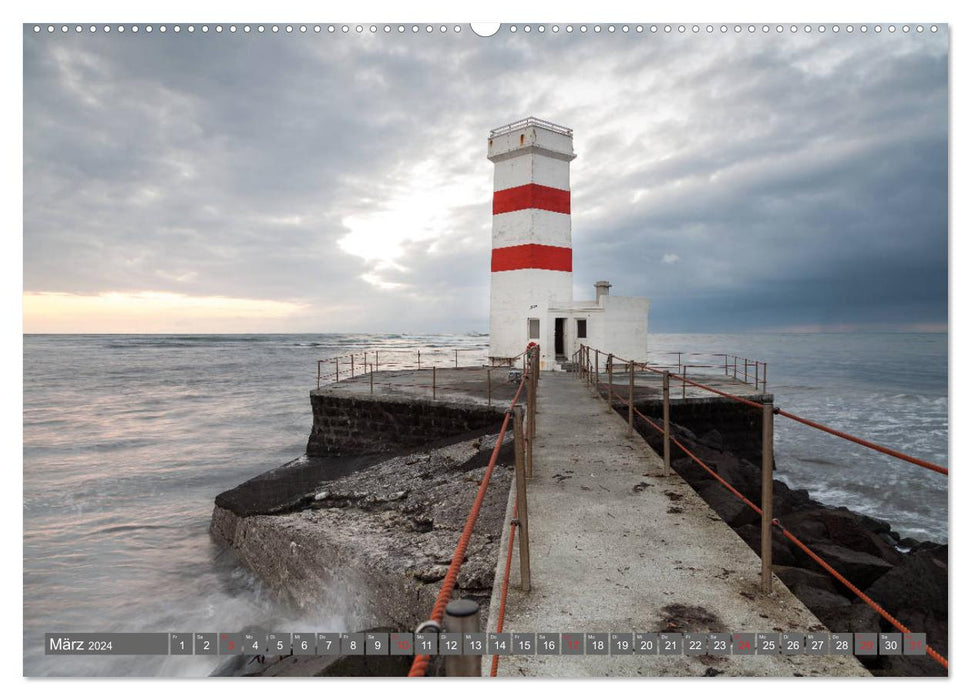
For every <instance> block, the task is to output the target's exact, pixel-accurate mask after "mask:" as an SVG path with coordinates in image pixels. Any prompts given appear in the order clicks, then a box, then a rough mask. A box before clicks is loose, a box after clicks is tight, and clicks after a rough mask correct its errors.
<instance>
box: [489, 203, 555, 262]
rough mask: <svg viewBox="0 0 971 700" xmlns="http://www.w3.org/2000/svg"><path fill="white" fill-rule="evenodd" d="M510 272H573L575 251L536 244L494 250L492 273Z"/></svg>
mask: <svg viewBox="0 0 971 700" xmlns="http://www.w3.org/2000/svg"><path fill="white" fill-rule="evenodd" d="M567 194H569V193H567ZM508 270H557V271H559V272H573V249H572V248H562V247H560V246H555V245H538V244H536V243H531V244H529V245H513V246H509V247H507V248H493V250H492V271H493V272H506V271H508Z"/></svg>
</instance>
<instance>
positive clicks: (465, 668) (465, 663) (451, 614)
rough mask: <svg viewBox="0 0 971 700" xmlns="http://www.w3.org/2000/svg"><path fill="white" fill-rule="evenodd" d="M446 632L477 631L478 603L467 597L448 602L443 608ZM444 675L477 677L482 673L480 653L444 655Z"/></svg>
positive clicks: (462, 632)
mask: <svg viewBox="0 0 971 700" xmlns="http://www.w3.org/2000/svg"><path fill="white" fill-rule="evenodd" d="M443 623H444V625H445V631H446V632H458V633H460V634H464V633H466V632H478V631H479V604H478V603H476V602H475V601H474V600H469V599H468V598H459V599H457V600H453V601H451V602H449V604H448V605H447V606H446V608H445V619H444V620H443ZM445 675H446V676H451V677H470V676H471V677H479V676H481V675H482V656H481V654H476V655H472V654H469V655H468V656H466V655H464V654H459V655H455V656H452V655H449V656H446V657H445Z"/></svg>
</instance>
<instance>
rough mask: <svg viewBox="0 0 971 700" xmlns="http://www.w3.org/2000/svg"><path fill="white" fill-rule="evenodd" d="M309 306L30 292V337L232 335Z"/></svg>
mask: <svg viewBox="0 0 971 700" xmlns="http://www.w3.org/2000/svg"><path fill="white" fill-rule="evenodd" d="M306 306H307V305H306V304H302V303H298V302H289V301H274V300H269V299H241V298H235V297H225V296H190V295H187V294H176V293H173V292H155V291H142V292H101V293H98V294H69V293H64V292H24V294H23V320H24V333H164V332H187V331H190V330H199V331H211V330H215V331H217V332H218V331H223V332H230V331H233V330H240V329H241V328H242V327H241V326H240V325H239V324H241V323H245V324H248V326H249V327H252V326H253V325H257V324H258V322H264V321H275V320H280V319H288V318H292V317H294V316H296V315H297V314H298V313H300V312H301V311H304V310H305V309H306Z"/></svg>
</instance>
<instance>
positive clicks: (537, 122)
mask: <svg viewBox="0 0 971 700" xmlns="http://www.w3.org/2000/svg"><path fill="white" fill-rule="evenodd" d="M527 126H540V127H543V128H544V129H549V130H550V131H555V132H556V133H558V134H563V135H564V136H573V129H569V128H567V127H565V126H560V125H559V124H554V123H553V122H548V121H546V120H545V119H537V118H536V117H526V118H525V119H520V120H519V121H516V122H512V123H511V124H506V125H505V126H499V127H496V128H495V129H492V130H491V131H490V132H489V138H490V139H492V138H495V137H496V136H502V135H503V134H508V133H510V132H512V131H516V130H517V129H522V128H525V127H527Z"/></svg>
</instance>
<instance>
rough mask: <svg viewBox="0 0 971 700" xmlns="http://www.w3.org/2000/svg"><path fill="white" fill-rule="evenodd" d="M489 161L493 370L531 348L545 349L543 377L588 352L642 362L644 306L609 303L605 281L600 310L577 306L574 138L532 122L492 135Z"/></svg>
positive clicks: (641, 302)
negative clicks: (588, 348) (585, 348)
mask: <svg viewBox="0 0 971 700" xmlns="http://www.w3.org/2000/svg"><path fill="white" fill-rule="evenodd" d="M488 157H489V160H490V161H492V163H493V164H494V165H495V173H494V178H493V195H492V258H491V270H492V273H491V285H490V314H489V357H490V360H491V361H492V362H493V363H496V364H502V363H505V362H508V361H510V359H511V358H514V357H516V356H517V355H519V353H521V352H522V351H523V348H524V347H525V346H526V345H527V343H530V342H535V343H539V345H540V347H541V361H540V363H541V367H542V368H543V369H555V368H556V367H557V366H558V365H559V364H561V363H563V362H565V361H566V360H567V359H569V357H570V356H572V354H573V353H574V352H575V351H576V348H577V347H579V345H580V344H584V343H585V344H588V345H595V346H597V347H602V348H604V349H605V350H607V351H609V352H613V353H614V354H616V355H618V356H623V357H625V358H626V359H632V360H642V359H646V353H647V311H648V301H647V300H646V299H635V298H630V297H616V296H615V297H611V296H610V295H609V293H608V291H609V289H610V283H609V282H605V281H602V282H597V284H596V285H595V286H596V290H597V293H596V300H594V301H590V302H576V301H574V300H573V241H572V232H571V221H570V162H571V161H572V160H573V159H574V158H576V154H575V153H574V152H573V131H572V129H568V128H566V127H563V126H559V125H557V124H553V123H552V122H548V121H544V120H542V119H536V118H534V117H528V118H526V119H523V120H520V121H517V122H513V123H512V124H507V125H506V126H502V127H499V128H497V129H493V130H492V131H491V132H490V133H489V146H488ZM607 333H609V336H608V335H605V334H607ZM595 341H597V342H599V343H601V344H600V345H597V342H595ZM623 352H627V353H628V354H627V355H623Z"/></svg>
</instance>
